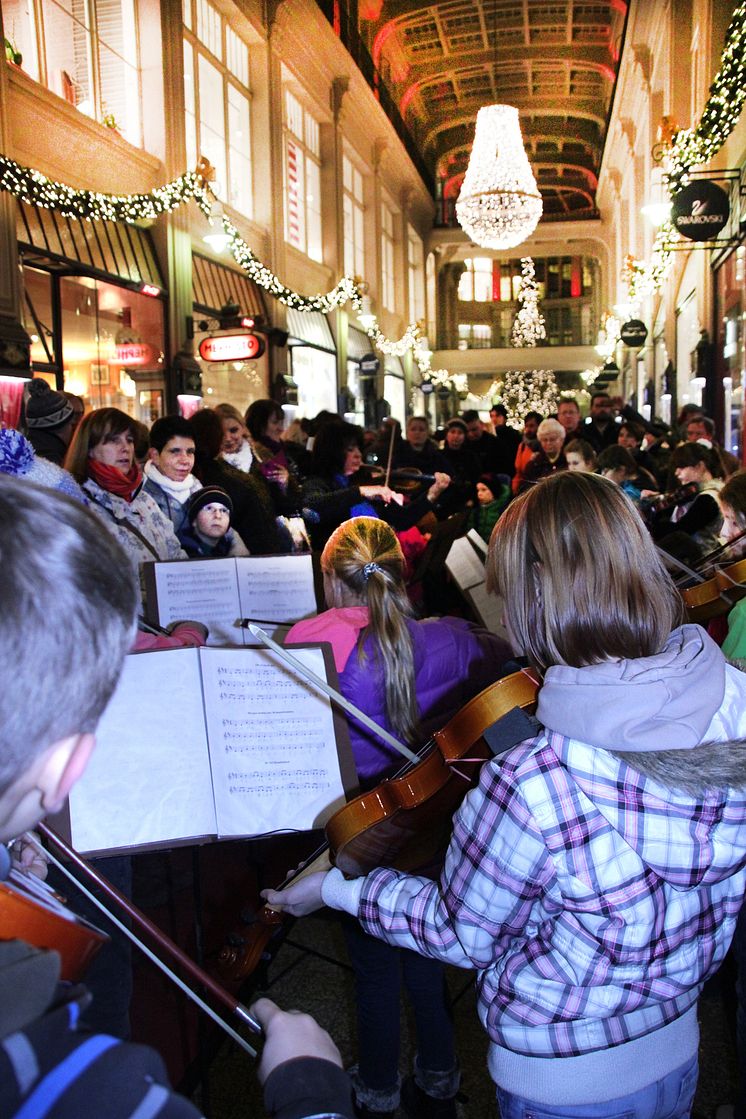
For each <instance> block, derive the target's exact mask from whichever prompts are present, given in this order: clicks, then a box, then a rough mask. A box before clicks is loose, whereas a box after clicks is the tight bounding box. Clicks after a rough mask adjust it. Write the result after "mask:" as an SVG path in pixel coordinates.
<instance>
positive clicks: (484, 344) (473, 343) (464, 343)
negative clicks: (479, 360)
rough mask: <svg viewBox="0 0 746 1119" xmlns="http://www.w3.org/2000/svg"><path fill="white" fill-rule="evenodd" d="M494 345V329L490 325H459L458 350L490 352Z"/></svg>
mask: <svg viewBox="0 0 746 1119" xmlns="http://www.w3.org/2000/svg"><path fill="white" fill-rule="evenodd" d="M491 345H492V327H491V326H490V325H489V323H459V327H458V348H459V349H460V350H488V349H489V348H490V347H491Z"/></svg>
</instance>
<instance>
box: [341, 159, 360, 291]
mask: <svg viewBox="0 0 746 1119" xmlns="http://www.w3.org/2000/svg"><path fill="white" fill-rule="evenodd" d="M342 213H343V221H344V266H345V272H346V273H347V275H348V276H364V275H365V207H364V205H363V176H362V175H361V173H360V171H358V169H357V167H355V165H354V164H353V162H352V160H350V159H348V158H347V156H346V155H345V156H343V157H342Z"/></svg>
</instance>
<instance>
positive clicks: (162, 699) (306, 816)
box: [51, 645, 357, 854]
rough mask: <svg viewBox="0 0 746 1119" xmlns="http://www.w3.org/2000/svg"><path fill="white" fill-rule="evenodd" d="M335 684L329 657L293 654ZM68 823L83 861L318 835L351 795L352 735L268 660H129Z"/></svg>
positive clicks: (181, 654) (64, 824) (199, 656)
mask: <svg viewBox="0 0 746 1119" xmlns="http://www.w3.org/2000/svg"><path fill="white" fill-rule="evenodd" d="M293 652H294V654H295V655H296V656H298V657H299V658H300V659H301V660H302V661H303V662H304V663H305V664H306V665H307V666H308V667H309V668H311V669H312V670H313V671H314V672H315V673H316V674H317V675H318V676H321V677H322V679H326V680H328V682H329V683H330V684H332V685H335V684H336V673H335V670H334V663H333V659H332V655H331V649H330V647H329V646H318V645H316V646H305V647H304V646H299V647H297V648H294V649H293ZM96 737H97V746H96V749H95V750H94V752H93V756H92V758H91V761H90V763H89V766H88V769H87V770H86V772H85V774H84V775H83V777H82V778H81V780H80V781H79V782H78V783H77V785H76V786H75V787H74V788H73V790H72V792H71V794H70V800H69V802H68V808H67V811H66V814H65V818H62V819H61V818H60V817H57V818H56V819H55V820H54V821H52V822H51V823H52V826H53V827H54V828H55V830H56V831H58V832H59V833H60V834H61V835H63V836H65V837H67V838H69V840H70V842H71V843H72V845H73V846H74V847H75V848H77V849H78V850H79V851H81V852H85V853H89V854H91V853H96V854H104V853H111V852H114V851H117V850H121V849H123V848H126V849H128V850H130V849H132V848H150V847H155V846H173V845H174V844H176V843H181V842H187V841H197V840H202V839H205V838H238V837H243V836H256V835H262V834H265V833H267V832H273V831H282V830H307V829H311V828H315V827H321V826H322V825H323V824H324V823H325V822H326V820H327V819H328V818H329V816H330V815H331V814H332V813H333V812H335V811H336V810H337V808H339V807H341V806H342V804H344V803H345V801H346V799H347V797H346V793H347V792H352V791H354V789H355V787H356V782H357V778H356V774H355V765H354V761H353V758H352V751H351V749H350V743H349V737H348V734H347V725H346V722H345V720H344V718H343V717H341V716H340V715H338V714H337V713H336V712H335V711H334V710H333V707H332V703H331V701H330V700H329V699H327V697H326V696H324V695H323V694H321V693H320V692H318V691H317V690H316V689H315V688H313V687H312V685H310V684H307V683H306V682H305V681H303V680H301V679H299V677H298V676H297V675H296V674H295V673H293V671H292V670H291V669H290V668H289V667H288V666H286V665H285V664H283V663H281V662H279V661H278V660H277V658H276V657H275V656H274V655H273V654H272V653H271V652H270V651H269V650H267V649H264V648H238V649H206V648H205V649H169V650H158V651H155V652H147V653H135V654H130V655H129V656H128V657H127V658H126V659H125V664H124V670H123V672H122V676H121V678H120V681H119V684H118V686H117V689H116V691H115V693H114V696H113V697H112V699H111V702H110V703H109V705H108V707H107V708H106V711H105V712H104V715H103V718H102V720H101V723H100V725H99V729H98V732H97V735H96Z"/></svg>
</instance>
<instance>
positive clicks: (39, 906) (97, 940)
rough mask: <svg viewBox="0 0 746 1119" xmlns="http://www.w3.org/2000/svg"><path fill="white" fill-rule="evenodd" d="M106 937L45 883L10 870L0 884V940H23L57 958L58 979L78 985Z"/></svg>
mask: <svg viewBox="0 0 746 1119" xmlns="http://www.w3.org/2000/svg"><path fill="white" fill-rule="evenodd" d="M108 939H109V938H108V936H106V935H105V933H102V932H101V931H100V930H99V929H96V928H94V927H93V925H89V924H88V922H86V921H82V920H81V919H80V918H78V917H75V916H74V915H73V914H72V913H71V912H70V910H69V909H66V908H65V906H64V903H63V900H62V899H60V898H59V896H58V895H57V894H55V893H54V891H53V890H52V889H51V888H50V887H49V886H47V884H46V883H45V882H42V881H41V880H40V879H38V878H36V877H35V876H34V875H32V874H30V873H24V872H21V871H18V870H16V869H15V868H14V869H13V870H11V872H10V877H9V878H8V880H7V881H5V882H0V940H24V941H25V942H26V943H27V944H31V945H33V946H34V948H40V949H43V950H54V951H55V952H57V953H58V955H59V957H60V979H63V980H65V981H66V982H69V983H77V982H79V981H80V980H81V979H82V978H83V976H84V975H85V972H86V971H87V970H88V966H89V964H90V963H91V961H92V960H93V958H94V956H95V955H96V953H97V952H98V951H99V949H100V948H101V946H102V945H103V944H105V943H106V941H107V940H108Z"/></svg>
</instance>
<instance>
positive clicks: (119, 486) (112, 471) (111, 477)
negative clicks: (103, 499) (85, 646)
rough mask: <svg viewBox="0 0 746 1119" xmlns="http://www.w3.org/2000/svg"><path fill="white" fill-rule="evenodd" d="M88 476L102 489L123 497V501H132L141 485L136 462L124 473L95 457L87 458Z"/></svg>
mask: <svg viewBox="0 0 746 1119" xmlns="http://www.w3.org/2000/svg"><path fill="white" fill-rule="evenodd" d="M88 477H89V478H92V479H93V481H94V482H96V484H97V485H99V486H100V487H101V489H102V490H106V491H107V493H113V494H115V495H116V496H117V497H123V498H124V500H125V501H134V499H135V498H136V497H137V495H138V493H139V492H140V487H141V486H142V470H141V469H140V467H139V466H138V465H137V463H136V462H135V463H133V464H132V466H131V467H130V469H129V470H128V471H127V473H126V474H125V473H124V471H123V470H120V469H119V468H118V467H117V466H106V465H105V464H104V463H103V462H98V461H97V460H96V459H95V458H89V459H88Z"/></svg>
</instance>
